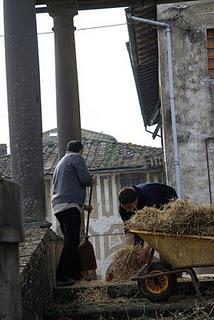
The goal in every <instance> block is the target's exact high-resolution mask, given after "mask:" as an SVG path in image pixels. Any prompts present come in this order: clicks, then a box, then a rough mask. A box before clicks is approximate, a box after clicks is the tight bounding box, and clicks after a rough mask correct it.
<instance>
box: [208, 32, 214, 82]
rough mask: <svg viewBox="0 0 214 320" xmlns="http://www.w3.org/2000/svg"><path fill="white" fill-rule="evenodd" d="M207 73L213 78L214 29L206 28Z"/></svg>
mask: <svg viewBox="0 0 214 320" xmlns="http://www.w3.org/2000/svg"><path fill="white" fill-rule="evenodd" d="M207 55H208V74H209V77H210V78H212V79H214V29H208V30H207Z"/></svg>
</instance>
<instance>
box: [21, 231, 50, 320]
mask: <svg viewBox="0 0 214 320" xmlns="http://www.w3.org/2000/svg"><path fill="white" fill-rule="evenodd" d="M55 241H56V235H55V233H54V232H53V231H52V230H50V229H37V228H35V229H29V230H27V231H26V232H25V240H24V242H21V243H20V245H19V255H20V285H21V294H22V309H23V320H42V319H43V310H44V307H45V306H46V304H47V303H48V302H50V300H51V297H52V292H53V288H54V284H55Z"/></svg>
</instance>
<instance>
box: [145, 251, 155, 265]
mask: <svg viewBox="0 0 214 320" xmlns="http://www.w3.org/2000/svg"><path fill="white" fill-rule="evenodd" d="M154 252H155V250H154V249H153V248H151V250H150V252H149V255H148V257H147V259H146V265H150V264H151V263H152V259H153V256H154Z"/></svg>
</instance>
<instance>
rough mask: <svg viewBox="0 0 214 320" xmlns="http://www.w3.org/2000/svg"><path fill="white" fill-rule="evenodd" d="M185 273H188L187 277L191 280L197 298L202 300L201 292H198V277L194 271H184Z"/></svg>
mask: <svg viewBox="0 0 214 320" xmlns="http://www.w3.org/2000/svg"><path fill="white" fill-rule="evenodd" d="M185 271H186V272H187V273H189V275H190V276H191V278H192V283H193V285H194V287H195V291H196V293H197V295H198V297H199V298H200V299H201V298H202V295H201V292H200V290H199V281H198V277H197V275H196V273H195V271H194V270H193V269H192V268H190V269H186V270H185Z"/></svg>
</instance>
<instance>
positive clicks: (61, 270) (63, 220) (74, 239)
mask: <svg viewBox="0 0 214 320" xmlns="http://www.w3.org/2000/svg"><path fill="white" fill-rule="evenodd" d="M56 218H57V220H58V221H59V224H60V228H61V230H62V233H63V236H64V246H63V249H62V252H61V256H60V259H59V264H58V267H57V270H56V280H58V281H66V280H67V279H74V280H79V277H80V254H79V244H80V221H81V217H80V212H79V210H78V209H77V208H71V209H68V210H65V211H62V212H59V213H56Z"/></svg>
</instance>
